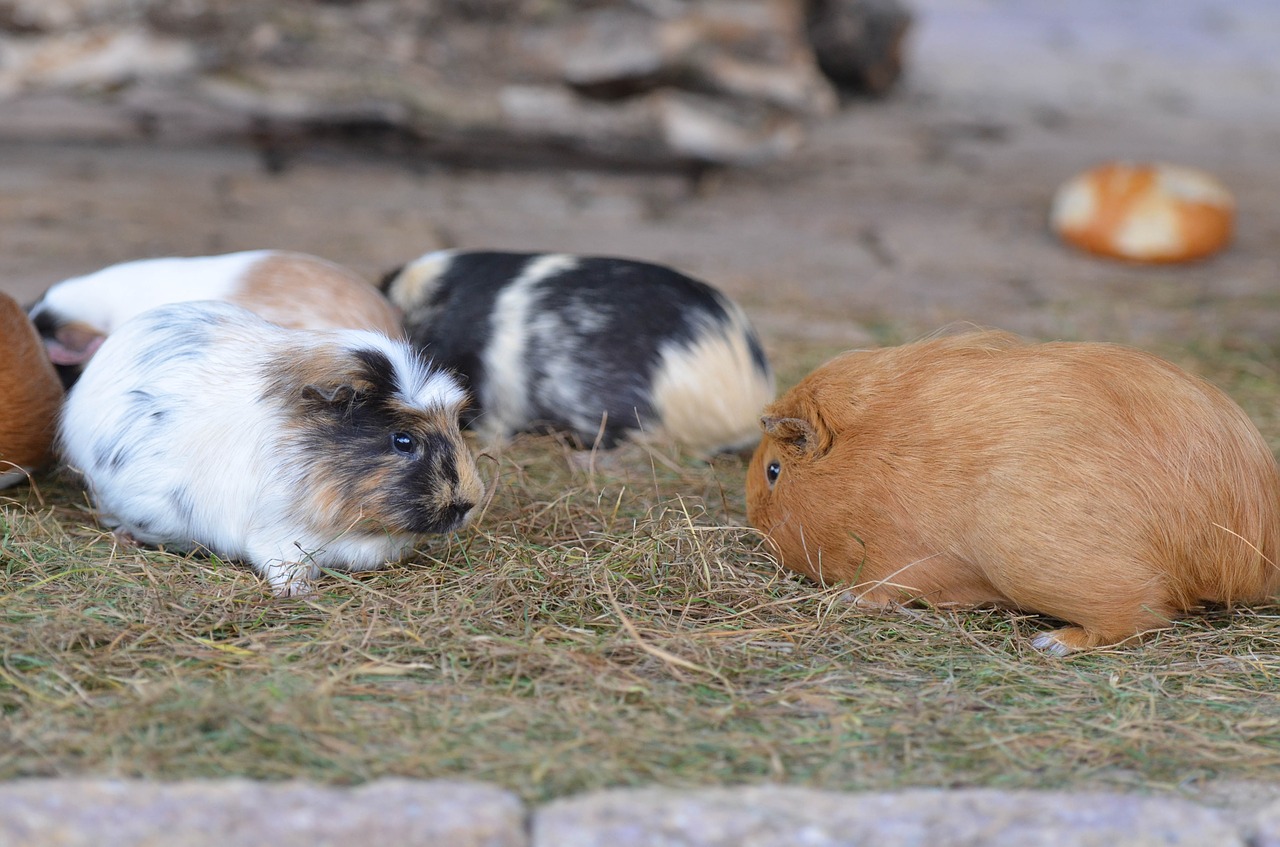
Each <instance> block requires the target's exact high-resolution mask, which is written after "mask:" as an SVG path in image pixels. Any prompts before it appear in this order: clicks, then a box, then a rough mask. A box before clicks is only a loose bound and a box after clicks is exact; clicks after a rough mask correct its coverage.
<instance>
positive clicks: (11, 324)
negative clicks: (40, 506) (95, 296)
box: [0, 292, 62, 488]
mask: <svg viewBox="0 0 1280 847" xmlns="http://www.w3.org/2000/svg"><path fill="white" fill-rule="evenodd" d="M0 398H3V403H4V406H3V410H0V488H7V487H8V486H10V485H13V484H14V483H15V482H18V481H19V480H23V479H26V478H27V473H29V472H30V471H33V470H35V469H36V468H38V467H39V466H40V465H42V464H44V461H45V459H46V458H48V455H49V446H50V445H51V444H52V443H53V429H54V421H55V420H56V419H57V416H58V408H59V406H61V405H62V383H61V382H59V381H58V375H57V374H56V373H55V372H54V370H53V365H51V364H50V363H49V359H48V357H47V356H45V352H44V345H43V344H41V343H40V336H39V335H38V334H37V333H36V330H35V327H33V326H32V325H31V321H29V320H27V314H26V312H24V311H22V307H21V306H19V305H18V303H17V301H15V300H14V299H13V298H12V297H10V296H9V295H8V294H5V293H3V292H0Z"/></svg>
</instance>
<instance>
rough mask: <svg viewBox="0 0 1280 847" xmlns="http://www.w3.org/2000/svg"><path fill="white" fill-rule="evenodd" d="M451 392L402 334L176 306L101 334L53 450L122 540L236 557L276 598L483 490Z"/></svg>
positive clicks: (441, 519)
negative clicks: (279, 322)
mask: <svg viewBox="0 0 1280 847" xmlns="http://www.w3.org/2000/svg"><path fill="white" fill-rule="evenodd" d="M465 402H466V393H465V392H464V391H463V389H462V388H461V386H460V385H459V384H458V382H457V380H456V379H454V377H453V376H452V375H450V374H448V373H446V372H444V371H441V370H438V369H435V368H433V367H430V366H429V365H427V364H425V363H424V362H423V361H422V359H421V358H420V357H419V356H418V354H417V352H416V351H414V350H413V348H412V347H410V346H409V344H408V343H407V342H406V341H404V340H402V339H391V338H388V337H387V336H385V335H382V334H380V333H375V332H370V331H367V330H334V331H309V330H289V329H282V328H281V327H278V326H276V325H275V324H272V323H268V322H267V321H265V320H263V319H262V318H259V317H257V316H256V315H254V314H252V313H250V312H248V311H246V310H244V309H242V308H240V307H239V306H235V305H232V304H229V303H221V302H213V301H209V302H196V303H177V304H170V305H167V306H161V307H158V308H156V309H152V310H151V311H148V312H144V313H143V314H141V315H139V316H138V317H136V318H134V319H132V320H130V321H127V322H126V323H125V324H123V325H122V326H121V327H120V328H119V329H117V330H115V331H114V332H112V333H111V335H109V336H108V337H107V339H106V340H105V341H104V342H103V344H102V346H101V348H100V349H99V350H98V352H97V353H96V354H95V355H94V357H93V359H92V360H91V361H90V362H89V365H88V367H87V368H86V369H85V371H84V374H83V375H82V376H81V378H80V380H79V381H78V382H77V383H76V385H75V387H74V388H73V389H72V390H71V391H70V393H69V395H68V398H67V402H66V405H65V407H64V410H63V415H62V418H61V423H60V425H59V430H58V447H59V450H60V452H61V455H62V457H63V458H64V459H65V460H66V462H67V464H68V465H70V466H71V467H72V468H73V469H75V470H77V471H79V472H80V474H81V475H82V476H83V477H84V479H85V481H86V483H87V485H88V488H89V491H90V494H91V496H92V499H93V501H94V503H95V505H96V507H97V509H98V511H99V513H100V516H101V521H102V523H103V524H105V525H106V526H109V527H111V528H112V529H114V530H115V532H116V533H117V534H118V535H119V536H121V537H122V538H123V539H124V540H135V541H139V542H142V543H146V544H158V545H164V546H166V547H170V548H173V549H177V550H184V551H187V550H193V549H195V548H198V547H202V548H205V549H207V550H209V551H212V552H213V553H215V554H217V555H218V556H220V557H223V558H226V559H240V560H244V561H246V562H248V563H249V564H250V565H252V567H253V568H254V570H255V571H257V572H258V573H259V574H260V575H261V576H263V577H264V578H265V579H266V580H267V582H268V583H269V584H270V586H271V588H272V590H273V591H274V592H275V593H276V594H277V595H282V596H288V595H295V594H301V593H305V592H306V591H308V590H309V585H308V583H309V580H311V579H313V578H315V576H316V575H317V573H318V569H319V568H321V567H330V568H337V569H343V570H351V571H359V570H370V569H373V568H376V567H378V566H380V565H382V564H384V563H385V562H387V561H388V560H392V559H396V558H399V557H401V556H403V555H404V554H405V553H406V552H407V551H408V550H409V548H410V547H411V546H412V545H413V544H414V543H415V541H416V540H418V539H419V537H420V536H422V535H424V534H427V533H446V532H451V531H453V530H456V529H458V528H460V527H462V526H463V524H464V523H466V521H467V519H468V516H469V515H470V514H471V512H472V509H473V507H474V506H475V505H476V503H477V502H478V501H479V499H480V496H481V494H482V492H483V485H482V483H481V480H480V476H479V474H478V472H477V470H476V466H475V462H474V460H473V458H472V456H471V454H470V452H469V451H468V448H467V446H466V444H465V443H464V442H463V438H462V433H461V431H460V429H459V425H458V416H459V413H460V410H461V409H462V407H463V406H464V404H465Z"/></svg>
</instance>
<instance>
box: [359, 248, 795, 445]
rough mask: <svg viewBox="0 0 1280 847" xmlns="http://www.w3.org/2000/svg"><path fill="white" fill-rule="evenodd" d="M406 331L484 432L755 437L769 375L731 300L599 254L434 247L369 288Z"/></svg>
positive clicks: (676, 276) (697, 440) (693, 440)
mask: <svg viewBox="0 0 1280 847" xmlns="http://www.w3.org/2000/svg"><path fill="white" fill-rule="evenodd" d="M382 287H383V290H384V291H385V292H386V293H387V296H388V297H389V298H390V300H391V302H392V303H394V304H395V305H396V306H398V307H399V308H400V310H401V311H402V312H404V315H405V325H406V328H407V329H408V331H409V337H410V340H411V341H412V342H413V343H414V344H415V345H416V346H418V347H419V348H421V349H423V350H424V351H426V352H427V353H429V354H430V356H431V357H432V359H433V360H434V361H435V362H436V363H437V364H439V365H441V366H443V367H447V368H451V369H453V370H455V371H456V372H457V373H459V374H461V375H462V376H463V377H464V378H465V379H466V381H467V384H468V388H469V389H470V391H471V392H472V399H473V404H474V405H473V407H472V410H471V413H470V414H471V418H470V419H469V424H470V425H472V426H473V427H474V428H475V429H476V430H477V431H479V432H480V433H481V434H482V435H483V436H485V437H486V438H489V439H502V438H506V437H509V436H511V435H513V434H515V433H518V432H526V431H537V430H556V431H565V432H568V433H571V434H572V435H573V436H574V438H575V439H576V440H577V441H578V442H579V444H581V445H582V446H587V447H589V446H592V445H593V444H595V443H597V439H598V440H599V443H600V444H601V446H604V447H612V446H615V445H616V444H617V443H618V441H619V440H620V439H623V438H625V437H633V438H642V439H647V440H670V441H674V442H678V443H681V444H684V445H686V446H687V447H690V448H692V449H693V450H695V451H697V452H700V453H705V454H710V453H715V452H720V451H729V450H739V449H745V448H747V447H750V446H751V445H753V444H755V442H756V441H758V440H759V437H760V433H759V424H758V420H759V417H760V411H761V409H762V408H763V407H764V405H765V404H766V403H767V402H769V401H770V400H771V399H773V396H774V381H773V372H772V370H771V368H770V366H769V362H768V360H767V359H766V357H765V354H764V350H763V348H762V347H761V345H760V341H759V339H758V338H757V337H756V333H755V331H754V330H753V329H752V327H751V324H750V323H749V322H748V320H747V318H746V315H745V314H744V313H743V311H742V309H741V308H740V307H739V306H738V305H737V304H736V303H734V302H733V301H732V300H730V299H729V298H728V297H726V296H725V295H724V294H722V293H721V292H719V291H717V290H716V289H714V288H712V287H711V286H709V285H707V284H706V283H704V282H700V281H698V280H695V279H692V278H690V277H688V276H685V275H684V274H682V273H679V272H677V271H675V270H672V269H671V268H667V267H663V266H661V265H654V264H650V263H647V262H639V261H634V260H630V259H619V258H610V257H599V256H573V255H566V254H561V253H505V252H496V251H455V250H443V251H439V252H435V253H429V254H427V255H425V256H422V257H421V258H419V259H417V260H415V261H413V262H410V263H409V264H408V265H406V266H404V267H403V268H401V269H399V270H398V271H395V272H393V273H391V274H389V275H388V276H387V277H386V278H385V279H384V280H383V283H382Z"/></svg>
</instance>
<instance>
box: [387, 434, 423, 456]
mask: <svg viewBox="0 0 1280 847" xmlns="http://www.w3.org/2000/svg"><path fill="white" fill-rule="evenodd" d="M415 446H417V442H415V441H414V440H413V436H412V435H410V434H409V433H407V432H393V433H391V449H392V450H395V451H396V452H397V453H401V454H403V455H405V456H409V455H412V453H413V448H414V447H415Z"/></svg>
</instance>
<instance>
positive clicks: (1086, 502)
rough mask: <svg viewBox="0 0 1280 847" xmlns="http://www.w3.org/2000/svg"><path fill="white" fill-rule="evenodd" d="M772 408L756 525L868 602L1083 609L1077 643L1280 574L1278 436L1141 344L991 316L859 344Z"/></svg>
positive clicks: (818, 574)
mask: <svg viewBox="0 0 1280 847" xmlns="http://www.w3.org/2000/svg"><path fill="white" fill-rule="evenodd" d="M763 423H764V427H765V437H764V440H763V441H762V443H761V445H760V446H759V448H758V449H757V452H756V454H755V456H754V457H753V460H752V464H751V468H750V470H749V476H748V482H747V493H748V515H749V518H750V520H751V522H752V523H753V524H754V525H755V526H757V527H759V528H760V529H761V530H763V531H764V532H765V533H766V535H767V536H768V538H769V541H770V543H771V544H772V546H773V547H774V549H775V550H776V551H777V553H778V556H779V557H780V560H781V562H782V563H783V564H784V565H785V566H787V567H789V568H792V569H795V570H797V571H800V572H802V573H805V574H807V575H809V576H810V577H813V578H815V579H818V580H821V581H824V582H848V583H852V584H853V585H854V587H855V592H856V593H857V594H858V595H859V598H860V599H861V600H863V601H865V602H869V603H874V604H881V603H896V602H909V601H924V602H927V603H930V604H937V605H962V606H973V605H998V606H1008V607H1014V608H1020V609H1026V610H1030V611H1036V612H1042V613H1045V614H1049V615H1052V616H1054V617H1057V618H1060V619H1062V620H1064V621H1067V622H1068V623H1070V624H1071V626H1068V627H1066V628H1064V629H1060V630H1057V631H1055V632H1051V633H1044V634H1042V635H1041V636H1039V637H1037V639H1036V646H1038V647H1041V648H1042V649H1046V650H1048V651H1050V652H1053V653H1058V654H1063V653H1066V652H1070V651H1072V650H1077V649H1085V648H1090V647H1097V646H1102V645H1109V644H1115V643H1118V642H1121V641H1124V640H1126V639H1128V638H1130V637H1132V636H1134V635H1136V634H1138V633H1141V632H1145V631H1148V630H1152V629H1158V628H1161V627H1164V626H1167V625H1168V623H1169V621H1170V620H1171V619H1172V618H1174V617H1175V616H1176V615H1178V614H1180V613H1182V612H1185V611H1188V610H1190V609H1193V608H1195V607H1196V606H1197V605H1199V604H1200V603H1202V602H1206V601H1209V602H1217V603H1226V604H1233V603H1246V602H1251V601H1259V600H1262V599H1264V598H1267V597H1270V596H1272V595H1274V594H1275V593H1276V590H1277V587H1280V567H1277V562H1278V561H1280V559H1278V554H1280V474H1278V472H1277V466H1276V461H1275V459H1274V457H1273V456H1272V454H1271V451H1270V450H1269V448H1268V447H1267V445H1266V443H1265V441H1264V440H1263V439H1262V436H1261V435H1260V434H1259V433H1258V431H1257V429H1256V428H1255V427H1254V425H1253V423H1252V422H1251V421H1250V420H1249V418H1248V417H1247V416H1246V415H1245V413H1244V412H1243V410H1241V409H1240V407H1239V406H1238V405H1237V404H1236V403H1235V402H1233V401H1232V400H1231V399H1230V398H1229V397H1227V396H1226V395H1225V394H1224V393H1223V392H1221V391H1220V390H1218V389H1217V388H1215V387H1213V386H1212V385H1210V384H1208V383H1207V382H1205V381H1204V380H1202V379H1199V378H1197V377H1195V376H1192V375H1190V374H1188V373H1186V372H1184V371H1182V370H1181V369H1179V368H1177V367H1175V366H1174V365H1172V364H1170V363H1168V362H1165V361H1163V360H1161V359H1159V358H1156V357H1154V356H1151V355H1149V354H1146V353H1143V352H1140V351H1137V350H1133V349H1128V348H1124V347H1119V346H1115V345H1110V344H1085V343H1054V344H1039V345H1037V344H1027V343H1024V342H1022V341H1021V340H1019V339H1017V338H1016V337H1014V336H1011V335H1008V334H1005V333H998V332H976V333H967V334H963V335H959V336H952V337H944V338H938V339H933V340H928V341H924V342H919V343H916V344H909V345H904V346H901V347H895V348H888V349H884V350H874V351H859V352H853V353H848V354H845V355H843V356H841V357H838V358H836V359H835V360H833V361H831V362H829V363H827V364H826V365H824V366H822V367H820V368H819V369H817V370H816V371H815V372H813V373H812V374H810V375H809V376H808V377H807V378H806V379H804V380H803V381H802V382H801V383H800V384H799V385H797V386H796V387H795V388H794V389H792V390H791V391H790V392H789V393H788V394H786V395H785V396H783V397H782V398H781V399H779V400H778V401H776V402H775V403H773V404H772V405H771V406H769V407H768V408H767V409H766V412H765V417H764V419H763ZM774 462H776V463H778V464H777V471H778V472H777V478H776V482H775V483H774V484H773V486H772V487H771V486H770V484H769V478H768V475H769V470H770V464H771V463H774Z"/></svg>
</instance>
